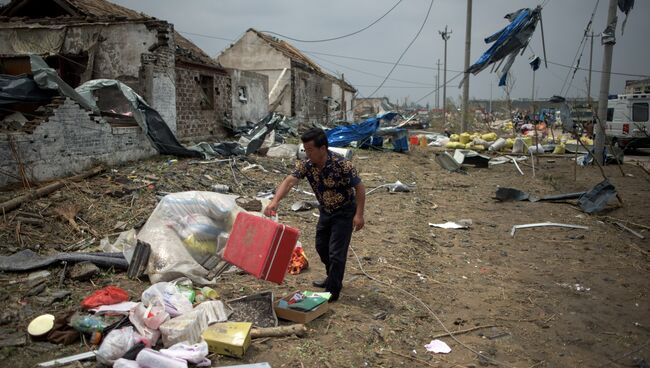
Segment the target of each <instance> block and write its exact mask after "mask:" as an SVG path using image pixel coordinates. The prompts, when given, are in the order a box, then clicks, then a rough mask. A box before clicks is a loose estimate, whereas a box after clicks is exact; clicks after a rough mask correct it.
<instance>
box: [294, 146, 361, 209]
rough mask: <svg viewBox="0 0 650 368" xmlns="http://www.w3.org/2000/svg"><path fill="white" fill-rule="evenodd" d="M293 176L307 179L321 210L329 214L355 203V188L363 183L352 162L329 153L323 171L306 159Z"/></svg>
mask: <svg viewBox="0 0 650 368" xmlns="http://www.w3.org/2000/svg"><path fill="white" fill-rule="evenodd" d="M291 175H293V176H295V177H296V178H298V179H303V178H307V180H308V181H309V185H311V187H312V189H313V190H314V193H315V194H316V199H318V203H320V205H321V209H323V210H324V211H325V212H328V213H331V212H334V211H335V210H337V209H339V208H341V207H343V206H344V205H346V204H348V203H351V202H353V201H354V187H355V186H357V185H358V184H359V183H361V178H359V174H358V173H357V170H356V169H355V168H354V166H352V162H350V161H348V160H346V159H345V158H343V157H342V156H340V155H337V154H335V153H332V152H329V151H328V153H327V161H325V166H324V167H323V169H322V170H319V169H318V167H316V165H314V164H313V163H311V161H309V160H307V159H305V160H301V161H298V163H297V164H296V170H295V171H294V172H293V173H292V174H291Z"/></svg>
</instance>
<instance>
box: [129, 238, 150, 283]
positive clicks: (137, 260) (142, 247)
mask: <svg viewBox="0 0 650 368" xmlns="http://www.w3.org/2000/svg"><path fill="white" fill-rule="evenodd" d="M150 256H151V245H149V244H148V243H145V242H143V241H141V240H138V241H137V243H136V246H135V249H134V251H133V255H132V256H131V260H130V261H129V268H128V269H127V270H126V275H127V277H128V278H130V279H132V280H133V279H137V278H139V277H140V276H142V275H143V274H144V272H145V270H146V269H147V264H148V263H149V257H150Z"/></svg>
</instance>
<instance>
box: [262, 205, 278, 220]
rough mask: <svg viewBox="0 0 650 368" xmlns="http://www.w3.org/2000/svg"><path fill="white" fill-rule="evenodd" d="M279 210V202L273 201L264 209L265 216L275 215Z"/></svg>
mask: <svg viewBox="0 0 650 368" xmlns="http://www.w3.org/2000/svg"><path fill="white" fill-rule="evenodd" d="M277 212H278V202H276V201H271V203H269V205H268V206H266V208H265V209H264V216H267V217H271V216H275V214H276V213H277Z"/></svg>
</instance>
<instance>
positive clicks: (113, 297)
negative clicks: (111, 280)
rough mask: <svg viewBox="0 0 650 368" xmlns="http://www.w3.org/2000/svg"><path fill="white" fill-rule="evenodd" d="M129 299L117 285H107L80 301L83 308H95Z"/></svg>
mask: <svg viewBox="0 0 650 368" xmlns="http://www.w3.org/2000/svg"><path fill="white" fill-rule="evenodd" d="M127 300H129V294H128V293H127V292H126V291H124V289H121V288H119V287H117V286H113V285H109V286H107V287H105V288H103V289H100V290H97V291H95V292H94V293H92V294H90V295H89V296H87V297H86V298H85V299H84V300H82V301H81V307H82V308H84V309H91V308H96V307H99V306H101V305H111V304H117V303H121V302H125V301H127Z"/></svg>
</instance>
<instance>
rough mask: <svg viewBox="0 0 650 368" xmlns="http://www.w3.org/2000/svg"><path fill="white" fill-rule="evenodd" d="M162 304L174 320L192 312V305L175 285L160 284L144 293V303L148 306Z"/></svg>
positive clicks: (169, 283)
mask: <svg viewBox="0 0 650 368" xmlns="http://www.w3.org/2000/svg"><path fill="white" fill-rule="evenodd" d="M156 302H160V303H162V305H163V306H164V307H165V312H167V313H168V314H169V315H170V316H171V317H172V318H173V317H176V316H180V315H182V314H186V313H189V312H191V311H192V303H191V302H190V301H189V300H188V299H187V298H186V297H185V296H184V295H183V294H181V292H180V291H179V289H178V288H177V287H176V284H175V283H171V282H159V283H156V284H153V285H151V286H150V287H149V288H148V289H147V290H145V291H144V292H143V293H142V303H143V304H144V305H146V306H150V305H153V304H155V303H156Z"/></svg>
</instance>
